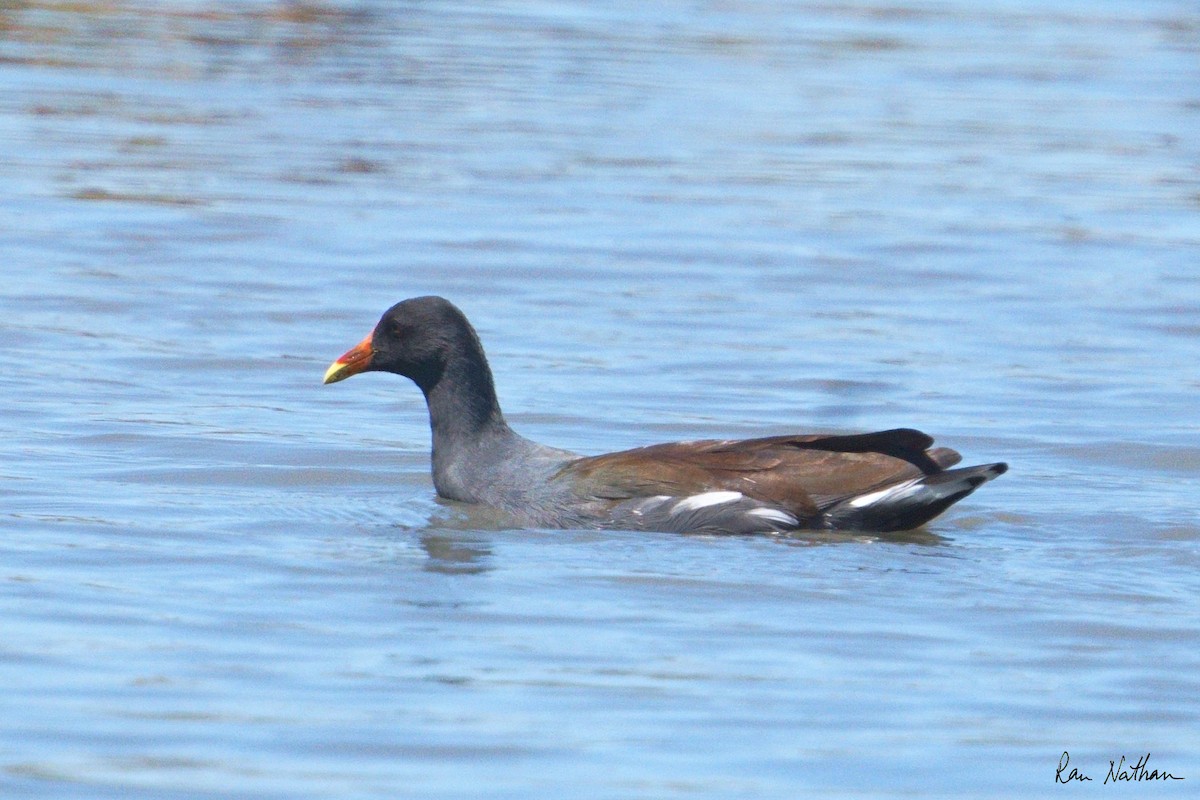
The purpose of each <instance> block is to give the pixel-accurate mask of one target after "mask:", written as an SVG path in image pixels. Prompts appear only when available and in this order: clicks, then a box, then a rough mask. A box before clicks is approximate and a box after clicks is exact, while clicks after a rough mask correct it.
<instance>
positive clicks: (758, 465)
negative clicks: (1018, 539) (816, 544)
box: [324, 296, 1008, 534]
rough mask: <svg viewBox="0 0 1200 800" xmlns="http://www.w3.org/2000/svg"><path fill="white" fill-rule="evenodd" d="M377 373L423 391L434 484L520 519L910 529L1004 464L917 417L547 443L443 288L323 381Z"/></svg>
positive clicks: (696, 528)
mask: <svg viewBox="0 0 1200 800" xmlns="http://www.w3.org/2000/svg"><path fill="white" fill-rule="evenodd" d="M372 371H375V372H392V373H395V374H397V375H403V376H404V377H406V378H409V379H411V380H412V381H413V382H414V383H416V385H417V386H418V387H419V388H420V389H421V391H422V392H423V393H424V395H425V401H426V404H427V406H428V408H429V424H430V428H431V429H432V432H433V454H432V462H433V484H434V487H435V488H436V490H437V493H438V494H439V495H440V496H441V497H444V498H447V499H450V500H457V501H461V502H464V503H476V504H481V505H485V506H489V507H492V508H496V509H500V510H502V511H504V512H506V513H507V514H508V515H509V516H511V518H512V520H513V522H514V523H515V524H517V525H522V526H529V527H542V528H620V529H633V530H654V531H671V532H681V533H735V534H747V533H779V532H787V531H793V530H855V531H900V530H908V529H910V528H915V527H918V526H920V525H922V524H924V523H925V522H928V521H929V520H931V519H933V518H934V517H935V516H937V515H938V514H940V513H942V512H943V511H945V510H946V509H947V508H949V507H950V506H951V505H953V504H954V503H956V502H957V501H959V500H961V499H962V498H964V497H966V496H967V495H969V494H970V493H971V492H973V491H974V490H975V489H976V488H978V487H979V486H980V485H982V484H983V483H986V482H987V481H989V480H991V479H992V478H995V477H997V476H998V475H1002V474H1004V472H1005V471H1006V470H1007V469H1008V466H1007V465H1006V464H1003V463H995V464H983V465H979V466H974V467H961V468H957V469H950V467H952V466H954V465H955V464H957V463H958V462H959V461H960V460H961V456H959V454H958V453H957V452H955V451H954V450H951V449H949V448H946V447H937V448H933V447H932V445H933V439H932V438H931V437H929V436H927V435H926V434H924V433H922V432H920V431H917V430H913V429H910V428H897V429H894V430H886V431H878V432H875V433H862V434H848V435H847V434H840V433H833V434H821V433H818V434H796V435H785V436H771V437H766V438H758V439H741V440H728V439H723V440H703V441H687V442H671V443H667V444H655V445H650V446H648V447H639V448H635V449H633V450H623V451H620V452H616V453H608V454H606V455H598V456H585V455H579V454H577V453H573V452H570V451H568V450H560V449H558V448H554V447H548V446H546V445H542V444H538V443H537V442H534V441H531V440H529V439H527V438H525V437H523V436H521V435H519V434H518V433H517V432H516V431H514V430H513V429H512V428H511V427H509V425H508V423H507V422H506V421H505V419H504V415H503V414H502V413H501V411H500V403H499V401H498V400H497V397H496V389H495V384H494V382H493V379H492V371H491V368H490V367H489V366H488V362H487V359H486V357H485V356H484V352H483V345H482V344H481V343H480V341H479V336H478V335H477V334H476V333H475V329H474V328H472V327H471V323H470V322H468V321H467V318H466V316H465V315H464V314H463V313H462V311H460V310H459V309H458V308H457V307H455V306H454V305H453V304H452V303H450V302H449V301H448V300H446V299H444V298H441V297H432V296H431V297H414V298H411V299H409V300H404V301H402V302H400V303H397V304H396V305H394V306H392V307H391V308H390V309H388V310H387V312H386V313H384V315H383V317H382V318H381V319H380V320H379V323H378V324H377V325H376V326H375V328H374V330H372V331H371V333H370V334H368V335H367V337H366V338H364V339H363V340H362V341H361V342H359V343H358V344H357V345H355V346H354V347H353V348H352V349H350V350H349V351H348V352H346V353H345V354H344V355H342V356H341V357H340V358H338V359H337V360H336V361H334V362H333V364H331V365H330V367H329V369H328V370H327V371H326V372H325V381H324V382H325V383H326V384H330V383H336V382H337V381H341V380H345V379H346V378H349V377H350V376H352V375H357V374H359V373H362V372H372ZM931 448H932V449H931Z"/></svg>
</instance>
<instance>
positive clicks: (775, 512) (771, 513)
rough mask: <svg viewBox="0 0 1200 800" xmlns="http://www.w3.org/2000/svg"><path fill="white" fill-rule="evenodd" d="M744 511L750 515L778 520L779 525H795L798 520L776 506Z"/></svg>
mask: <svg viewBox="0 0 1200 800" xmlns="http://www.w3.org/2000/svg"><path fill="white" fill-rule="evenodd" d="M746 513H748V514H749V515H750V516H752V517H761V518H763V519H766V520H770V521H771V522H778V523H779V524H780V525H796V524H797V523H798V522H799V520H798V519H796V518H795V517H793V516H792V515H791V514H789V513H787V512H786V511H781V510H779V509H778V508H755V509H751V510H750V511H748V512H746Z"/></svg>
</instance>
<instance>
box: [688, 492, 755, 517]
mask: <svg viewBox="0 0 1200 800" xmlns="http://www.w3.org/2000/svg"><path fill="white" fill-rule="evenodd" d="M741 499H742V493H741V492H705V493H704V494H694V495H692V496H691V497H685V498H684V499H682V500H680V501H679V502H678V503H676V504H675V507H674V508H672V509H671V513H672V514H682V513H684V512H685V511H695V510H696V509H698V508H707V507H708V506H719V505H721V504H722V503H732V502H734V501H736V500H741Z"/></svg>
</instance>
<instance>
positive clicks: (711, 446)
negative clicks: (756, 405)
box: [556, 428, 958, 518]
mask: <svg viewBox="0 0 1200 800" xmlns="http://www.w3.org/2000/svg"><path fill="white" fill-rule="evenodd" d="M932 443H933V440H932V439H931V438H929V437H928V436H926V435H925V434H923V433H921V432H919V431H914V430H910V429H906V428H902V429H898V430H895V431H880V432H878V433H868V434H860V435H856V436H828V435H821V434H812V435H799V436H773V437H768V438H762V439H744V440H739V441H733V440H729V441H724V440H705V441H697V442H672V443H669V444H658V445H651V446H650V447H639V448H636V449H633V450H623V451H621V452H618V453H609V454H607V455H602V456H592V457H589V458H581V459H578V460H576V461H572V462H571V463H570V464H568V465H566V466H565V467H564V468H563V469H562V470H561V471H560V472H559V474H558V476H556V477H558V478H563V479H569V480H571V481H573V482H574V483H575V484H576V485H577V487H578V490H579V492H580V493H581V494H584V495H587V496H590V497H595V498H601V499H612V500H618V499H628V498H632V497H646V496H652V495H659V494H665V495H672V496H682V495H690V494H697V493H700V492H711V491H725V490H732V491H737V492H741V493H742V494H745V495H747V496H749V497H754V498H756V499H759V500H762V501H764V502H769V503H774V504H777V505H779V506H782V507H783V508H786V509H788V510H789V511H791V512H792V513H794V514H796V515H797V516H800V517H801V518H804V517H809V516H812V515H814V514H816V513H818V510H819V508H821V507H825V506H828V505H829V504H831V503H833V502H836V501H837V500H839V499H842V498H845V497H850V496H853V495H855V494H861V493H864V492H869V491H873V490H874V489H876V488H880V487H882V486H886V485H888V484H892V483H896V482H898V481H902V480H907V479H909V478H915V477H918V476H919V475H921V474H923V473H924V474H930V473H933V472H938V471H940V470H941V469H942V468H943V467H944V466H948V465H950V464H953V463H955V462H956V461H957V460H958V454H957V453H955V452H954V451H953V450H947V449H945V448H938V449H937V450H934V451H930V452H927V451H926V448H928V447H929V445H931V444H932Z"/></svg>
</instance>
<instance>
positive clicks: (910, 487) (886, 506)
mask: <svg viewBox="0 0 1200 800" xmlns="http://www.w3.org/2000/svg"><path fill="white" fill-rule="evenodd" d="M1007 470H1008V465H1007V464H982V465H980V466H977V467H961V468H959V469H948V470H945V471H943V472H938V473H935V474H933V475H924V476H922V477H920V478H913V479H912V480H908V481H904V482H903V483H897V484H895V485H893V486H887V487H885V488H883V489H878V490H876V491H873V492H867V493H866V494H860V495H856V496H854V497H850V498H847V499H846V500H842V501H841V502H839V503H838V504H837V505H835V506H833V507H831V508H829V509H827V510H826V511H825V519H826V522H827V524H828V525H829V527H831V528H835V529H843V530H865V531H903V530H909V529H910V528H915V527H917V526H918V525H922V524H923V523H925V522H928V521H929V520H931V519H933V518H934V517H936V516H937V515H938V514H940V513H942V512H943V511H945V510H946V509H947V508H949V507H950V506H952V505H954V504H955V503H957V502H958V501H959V500H961V499H963V498H964V497H966V496H967V495H969V494H970V493H971V492H973V491H975V490H976V489H977V488H978V487H980V486H982V485H983V484H985V483H987V482H988V481H990V480H991V479H992V478H995V477H997V476H999V475H1003V474H1004V473H1005V472H1006V471H1007Z"/></svg>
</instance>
